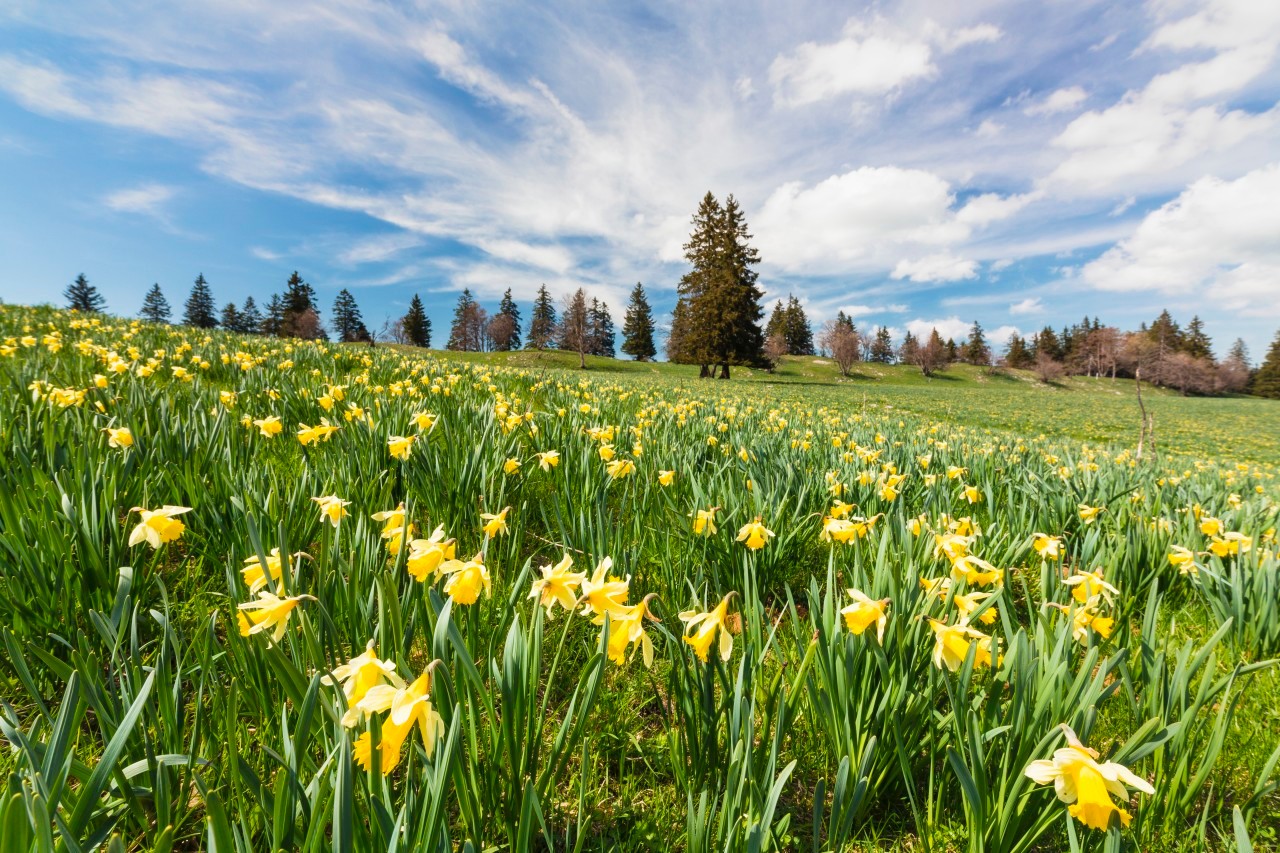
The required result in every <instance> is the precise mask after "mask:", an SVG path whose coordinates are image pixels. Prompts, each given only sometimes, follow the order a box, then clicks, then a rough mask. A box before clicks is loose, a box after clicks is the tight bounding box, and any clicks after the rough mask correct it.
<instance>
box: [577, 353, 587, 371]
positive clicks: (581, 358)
mask: <svg viewBox="0 0 1280 853" xmlns="http://www.w3.org/2000/svg"><path fill="white" fill-rule="evenodd" d="M578 369H579V370H586V369H587V351H586V350H578Z"/></svg>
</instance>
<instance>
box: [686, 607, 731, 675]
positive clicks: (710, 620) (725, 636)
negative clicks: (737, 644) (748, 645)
mask: <svg viewBox="0 0 1280 853" xmlns="http://www.w3.org/2000/svg"><path fill="white" fill-rule="evenodd" d="M733 595H734V593H732V592H731V593H729V594H728V595H726V596H725V597H724V598H723V599H722V600H721V601H720V603H719V604H717V605H716V607H715V609H714V610H710V611H707V612H706V613H699V612H698V611H696V610H686V611H684V612H683V613H681V614H680V621H681V622H683V623H684V629H685V634H684V641H685V642H686V643H688V644H689V645H690V646H692V647H693V652H694V654H696V655H697V656H698V660H700V661H702V662H703V663H706V662H707V652H708V651H709V650H710V649H711V642H712V641H713V640H714V639H715V637H716V634H717V632H718V633H719V635H720V659H721V660H728V659H729V656H730V655H732V654H733V635H732V634H730V633H729V629H728V627H727V626H726V625H725V619H726V618H727V617H728V615H729V599H730V598H732V597H733Z"/></svg>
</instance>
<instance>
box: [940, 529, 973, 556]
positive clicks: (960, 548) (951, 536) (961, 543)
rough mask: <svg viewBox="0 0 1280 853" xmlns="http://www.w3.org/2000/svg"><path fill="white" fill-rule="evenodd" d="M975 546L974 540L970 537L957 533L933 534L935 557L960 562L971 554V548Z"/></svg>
mask: <svg viewBox="0 0 1280 853" xmlns="http://www.w3.org/2000/svg"><path fill="white" fill-rule="evenodd" d="M972 544H973V539H972V538H970V537H968V536H960V535H958V534H955V533H935V534H933V556H934V558H935V559H937V558H938V557H946V558H947V559H948V560H952V561H955V560H958V559H960V558H961V557H964V556H965V555H967V554H968V553H969V546H970V545H972Z"/></svg>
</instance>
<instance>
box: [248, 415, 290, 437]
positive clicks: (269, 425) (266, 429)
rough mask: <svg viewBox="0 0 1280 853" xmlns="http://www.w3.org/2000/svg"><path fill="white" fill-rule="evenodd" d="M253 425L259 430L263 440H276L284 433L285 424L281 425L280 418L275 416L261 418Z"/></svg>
mask: <svg viewBox="0 0 1280 853" xmlns="http://www.w3.org/2000/svg"><path fill="white" fill-rule="evenodd" d="M253 425H254V426H256V427H257V428H258V432H260V433H261V434H262V437H263V438H274V437H275V436H277V435H279V434H280V433H281V432H283V431H284V424H282V423H280V418H278V417H276V416H275V415H270V416H269V417H265V418H259V419H258V420H255V421H253Z"/></svg>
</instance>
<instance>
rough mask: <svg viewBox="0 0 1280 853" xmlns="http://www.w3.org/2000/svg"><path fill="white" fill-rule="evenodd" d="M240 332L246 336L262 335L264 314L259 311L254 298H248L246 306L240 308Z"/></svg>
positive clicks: (245, 299)
mask: <svg viewBox="0 0 1280 853" xmlns="http://www.w3.org/2000/svg"><path fill="white" fill-rule="evenodd" d="M240 331H242V332H244V333H245V334H246V335H257V334H261V333H262V312H261V311H259V310H258V303H256V302H254V301H253V297H252V296H246V297H245V298H244V305H243V306H241V308H240Z"/></svg>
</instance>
